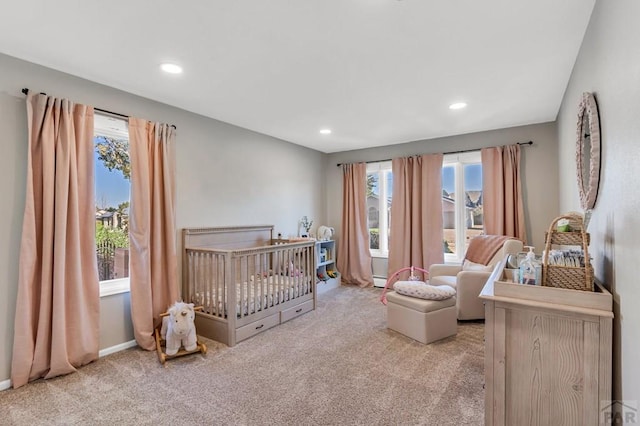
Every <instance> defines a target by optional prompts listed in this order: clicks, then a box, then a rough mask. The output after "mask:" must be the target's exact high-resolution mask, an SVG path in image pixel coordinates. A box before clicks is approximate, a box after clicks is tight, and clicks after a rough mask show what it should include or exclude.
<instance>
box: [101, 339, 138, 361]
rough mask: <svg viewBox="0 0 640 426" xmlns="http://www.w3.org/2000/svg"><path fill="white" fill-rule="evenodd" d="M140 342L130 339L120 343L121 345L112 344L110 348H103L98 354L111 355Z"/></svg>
mask: <svg viewBox="0 0 640 426" xmlns="http://www.w3.org/2000/svg"><path fill="white" fill-rule="evenodd" d="M137 345H138V343H137V342H136V341H135V340H130V341H128V342H124V343H120V344H119V345H115V346H111V347H109V348H105V349H102V350H101V351H100V352H98V356H99V357H100V358H102V357H103V356H107V355H111V354H114V353H116V352H120V351H124V350H125V349H129V348H133V347H134V346H137Z"/></svg>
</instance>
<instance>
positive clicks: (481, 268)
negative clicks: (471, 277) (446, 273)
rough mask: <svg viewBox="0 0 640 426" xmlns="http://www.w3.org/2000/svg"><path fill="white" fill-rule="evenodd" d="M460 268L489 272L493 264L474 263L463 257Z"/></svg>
mask: <svg viewBox="0 0 640 426" xmlns="http://www.w3.org/2000/svg"><path fill="white" fill-rule="evenodd" d="M462 270H463V271H480V272H491V271H493V265H483V264H482V263H474V262H472V261H470V260H467V259H465V260H464V262H462Z"/></svg>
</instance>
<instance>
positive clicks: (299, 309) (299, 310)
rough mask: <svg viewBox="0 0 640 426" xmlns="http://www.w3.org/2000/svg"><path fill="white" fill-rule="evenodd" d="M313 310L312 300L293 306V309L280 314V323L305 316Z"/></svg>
mask: <svg viewBox="0 0 640 426" xmlns="http://www.w3.org/2000/svg"><path fill="white" fill-rule="evenodd" d="M311 310H313V300H307V301H306V302H304V303H301V304H299V305H296V306H294V307H293V308H289V309H285V310H284V311H282V312H280V322H285V321H289V320H290V319H293V318H295V317H297V316H300V315H302V314H306V313H307V312H309V311H311Z"/></svg>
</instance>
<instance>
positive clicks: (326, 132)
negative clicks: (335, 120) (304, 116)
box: [320, 129, 331, 135]
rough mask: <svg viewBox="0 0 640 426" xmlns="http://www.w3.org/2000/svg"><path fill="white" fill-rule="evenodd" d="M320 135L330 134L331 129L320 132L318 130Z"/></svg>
mask: <svg viewBox="0 0 640 426" xmlns="http://www.w3.org/2000/svg"><path fill="white" fill-rule="evenodd" d="M320 134H321V135H330V134H331V129H322V130H320Z"/></svg>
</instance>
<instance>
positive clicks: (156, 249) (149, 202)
mask: <svg viewBox="0 0 640 426" xmlns="http://www.w3.org/2000/svg"><path fill="white" fill-rule="evenodd" d="M174 141H175V129H174V128H173V127H172V126H170V125H168V124H160V123H151V122H148V121H146V120H142V119H139V118H130V119H129V155H130V158H131V207H130V212H129V214H130V216H129V238H130V245H131V248H130V254H129V256H130V265H131V266H130V280H131V315H132V320H133V329H134V335H135V338H136V341H137V343H138V345H139V346H140V347H141V348H144V349H147V350H155V338H154V330H155V328H156V327H157V326H158V325H160V323H161V319H160V314H161V313H163V312H166V311H167V309H168V308H169V306H170V305H171V304H173V303H174V302H176V301H177V300H178V297H179V296H178V275H177V254H176V250H177V249H176V226H175V192H176V189H175V143H174Z"/></svg>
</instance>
